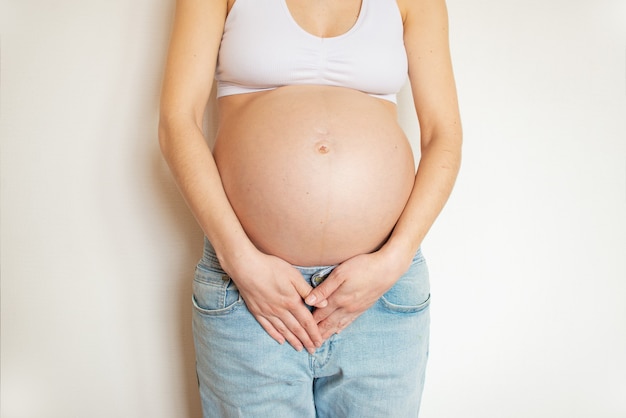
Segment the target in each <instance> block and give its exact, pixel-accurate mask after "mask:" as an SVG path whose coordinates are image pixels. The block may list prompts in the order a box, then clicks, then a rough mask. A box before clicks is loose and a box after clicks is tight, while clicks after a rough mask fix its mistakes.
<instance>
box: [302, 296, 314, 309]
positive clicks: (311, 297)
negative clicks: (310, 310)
mask: <svg viewBox="0 0 626 418" xmlns="http://www.w3.org/2000/svg"><path fill="white" fill-rule="evenodd" d="M316 300H317V298H316V297H315V295H311V296H309V297H308V298H306V299H305V300H304V301H305V302H306V304H307V305H309V306H313V304H314V303H315V301H316Z"/></svg>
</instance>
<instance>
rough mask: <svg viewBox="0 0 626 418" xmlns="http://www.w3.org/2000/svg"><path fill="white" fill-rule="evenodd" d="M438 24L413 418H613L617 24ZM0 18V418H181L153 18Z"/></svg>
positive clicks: (187, 273) (178, 273) (501, 9)
mask: <svg viewBox="0 0 626 418" xmlns="http://www.w3.org/2000/svg"><path fill="white" fill-rule="evenodd" d="M448 5H449V9H450V20H451V25H452V32H451V38H452V49H453V55H454V61H455V68H456V73H457V81H458V87H459V94H460V100H461V105H462V111H463V119H464V125H465V139H466V143H465V157H464V158H465V159H464V165H463V169H462V173H461V176H460V178H459V181H458V183H457V188H456V190H455V193H454V195H453V197H452V199H451V200H450V202H449V205H448V206H447V208H446V210H445V211H444V213H443V214H442V216H441V218H440V220H439V221H438V223H437V224H436V226H435V227H434V229H433V230H432V232H431V234H430V235H429V237H428V238H427V240H426V242H425V243H424V251H425V253H426V255H427V257H428V258H429V260H430V267H431V273H432V281H433V292H434V302H433V305H432V310H433V316H434V319H433V335H432V348H431V362H430V366H429V372H428V384H427V388H426V391H425V399H424V405H423V411H422V412H423V413H422V417H424V418H448V417H450V418H458V417H463V418H503V417H505V418H517V417H519V418H529V417H533V418H555V417H556V418H560V417H567V418H576V417H581V418H583V417H584V418H588V417H594V418H618V417H619V418H624V417H626V65H625V63H626V53H625V51H626V3H625V2H624V1H623V0H595V1H585V2H583V1H577V0H575V1H571V0H528V1H524V2H520V1H512V0H482V1H475V2H469V1H464V0H449V3H448ZM1 7H2V9H1V11H0V19H1V21H0V23H1V25H2V26H1V32H2V33H1V41H0V42H1V58H2V60H1V67H0V68H1V102H0V106H1V107H0V112H1V113H0V114H1V116H0V121H1V127H0V134H1V138H2V143H1V169H2V173H1V193H2V195H1V203H2V208H1V221H2V225H1V226H2V229H1V232H2V241H1V256H2V261H1V268H2V270H1V273H2V276H1V279H2V293H1V296H2V300H1V307H2V328H1V329H2V336H1V341H2V357H1V362H2V363H1V372H2V380H1V386H0V387H1V395H2V398H1V401H0V405H1V416H2V417H3V418H40V417H46V418H47V417H50V418H57V417H58V418H67V417H79V418H82V417H91V418H98V417H107V418H109V417H129V418H135V417H153V418H161V417H162V418H178V417H181V418H186V417H198V416H199V407H198V399H197V395H196V393H195V389H194V384H195V383H194V380H195V376H194V370H193V349H192V342H191V335H190V330H189V328H190V326H189V322H190V311H191V308H190V304H189V293H190V287H191V283H190V279H191V274H192V271H193V266H194V263H195V262H196V260H197V258H198V257H199V254H200V249H201V233H200V231H199V229H198V228H197V227H196V225H195V223H194V221H193V219H192V218H191V216H190V215H189V214H188V212H187V210H186V208H185V207H184V205H183V203H182V202H181V199H180V197H179V195H178V192H177V191H176V188H175V186H174V185H173V183H172V180H171V178H170V177H169V174H168V171H167V169H166V167H165V165H164V163H163V161H162V160H161V157H160V154H159V151H158V146H157V140H156V124H157V101H158V95H159V87H160V78H161V74H162V67H163V60H164V55H165V49H166V42H167V38H168V36H169V29H170V25H171V20H172V11H173V0H134V1H127V0H106V1H105V0H92V1H84V0H56V1H48V0H3V2H2V6H1ZM401 105H402V106H403V107H402V109H401V110H402V112H401V118H402V123H403V124H404V125H405V126H406V129H407V131H408V132H409V133H410V135H411V136H412V137H413V140H415V138H416V135H417V132H416V125H415V123H414V122H411V121H410V118H411V117H412V115H411V106H410V98H409V97H408V93H407V92H406V91H405V92H404V94H403V95H402V97H401ZM390 390H392V389H391V388H390Z"/></svg>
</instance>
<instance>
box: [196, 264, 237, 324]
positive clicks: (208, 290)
mask: <svg viewBox="0 0 626 418" xmlns="http://www.w3.org/2000/svg"><path fill="white" fill-rule="evenodd" d="M192 301H193V306H194V308H195V309H196V310H197V311H198V312H199V313H201V314H203V315H227V314H229V313H231V312H233V311H234V310H235V309H237V308H239V307H240V306H242V305H243V299H242V298H241V295H240V294H239V290H238V289H237V286H236V285H235V282H233V281H232V279H231V278H230V277H228V275H227V274H226V273H224V272H223V271H219V270H214V269H211V268H207V267H205V266H202V265H198V266H197V267H196V272H195V277H194V281H193V297H192Z"/></svg>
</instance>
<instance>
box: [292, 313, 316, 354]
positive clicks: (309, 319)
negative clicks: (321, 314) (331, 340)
mask: <svg viewBox="0 0 626 418" xmlns="http://www.w3.org/2000/svg"><path fill="white" fill-rule="evenodd" d="M293 315H294V317H295V319H296V321H297V322H298V324H299V325H300V326H301V327H302V329H303V331H304V332H305V334H306V336H307V337H308V339H309V340H310V341H311V342H312V345H308V344H306V343H305V344H304V345H305V347H306V348H307V349H310V348H313V349H315V348H319V347H321V346H322V343H323V342H324V339H323V338H322V333H321V332H320V329H319V327H318V326H317V322H316V321H315V319H314V318H313V315H312V314H311V312H309V310H308V309H307V308H304V305H303V309H298V310H296V311H295V312H293ZM301 341H303V342H304V340H302V339H301Z"/></svg>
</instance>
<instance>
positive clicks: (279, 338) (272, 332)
mask: <svg viewBox="0 0 626 418" xmlns="http://www.w3.org/2000/svg"><path fill="white" fill-rule="evenodd" d="M256 320H257V321H258V322H259V324H261V326H262V327H263V329H264V330H265V332H267V333H268V334H269V336H270V337H272V338H273V339H274V340H276V342H277V343H278V344H281V345H282V344H284V343H285V337H283V335H282V334H281V333H280V332H278V330H277V329H276V328H275V327H274V326H273V325H272V323H271V322H270V321H268V320H267V319H265V318H263V317H262V316H259V317H257V318H256Z"/></svg>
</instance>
